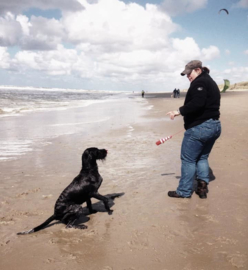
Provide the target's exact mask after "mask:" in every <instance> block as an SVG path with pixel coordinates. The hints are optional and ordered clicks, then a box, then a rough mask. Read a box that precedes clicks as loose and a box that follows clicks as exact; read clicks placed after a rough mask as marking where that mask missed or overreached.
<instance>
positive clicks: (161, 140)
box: [156, 129, 184, 145]
mask: <svg viewBox="0 0 248 270" xmlns="http://www.w3.org/2000/svg"><path fill="white" fill-rule="evenodd" d="M182 131H184V129H182V130H180V131H178V132H177V133H175V134H173V135H170V136H167V137H165V138H162V139H160V140H159V141H157V142H156V145H160V144H162V143H165V142H166V141H168V140H169V139H171V138H172V136H175V135H177V134H179V133H181V132H182Z"/></svg>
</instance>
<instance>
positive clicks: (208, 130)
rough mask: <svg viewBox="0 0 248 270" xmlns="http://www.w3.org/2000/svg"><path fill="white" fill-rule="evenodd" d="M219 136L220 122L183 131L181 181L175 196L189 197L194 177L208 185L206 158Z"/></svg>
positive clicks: (204, 124) (210, 122)
mask: <svg viewBox="0 0 248 270" xmlns="http://www.w3.org/2000/svg"><path fill="white" fill-rule="evenodd" d="M220 134H221V124H220V121H219V120H213V119H209V120H207V121H205V122H204V123H202V124H200V125H198V126H195V127H192V128H190V129H188V130H186V131H185V133H184V138H183V142H182V148H181V161H182V167H181V179H180V182H179V186H178V188H177V190H176V192H177V194H179V195H181V196H182V197H190V196H191V194H192V193H193V183H194V179H195V176H196V177H197V179H200V180H203V181H205V182H206V183H207V184H208V183H209V165H208V157H209V154H210V152H211V150H212V148H213V145H214V143H215V141H216V139H218V138H219V136H220Z"/></svg>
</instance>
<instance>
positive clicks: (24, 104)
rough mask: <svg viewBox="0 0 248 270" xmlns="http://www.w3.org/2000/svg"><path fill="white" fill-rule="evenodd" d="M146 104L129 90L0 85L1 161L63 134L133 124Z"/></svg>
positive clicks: (88, 131) (18, 155) (95, 130)
mask: <svg viewBox="0 0 248 270" xmlns="http://www.w3.org/2000/svg"><path fill="white" fill-rule="evenodd" d="M136 99H138V100H140V101H141V102H137V100H136ZM145 104H146V103H145V101H144V99H143V100H142V99H141V97H140V96H138V95H137V96H135V95H134V94H133V93H130V92H118V91H115V92H113V91H94V90H88V91H87V90H70V89H43V88H38V89H37V88H14V87H2V88H1V87H0V162H6V161H10V160H14V159H18V158H21V156H22V155H25V154H26V153H28V152H30V151H33V150H34V148H36V149H37V147H40V149H41V148H42V146H44V145H47V144H50V143H51V140H52V139H54V138H57V137H59V136H62V135H69V134H75V133H80V134H81V135H82V136H90V134H95V133H96V132H97V130H99V128H100V130H104V129H107V128H109V127H110V126H111V127H114V128H115V127H116V128H118V127H120V126H121V125H130V123H131V122H134V121H136V120H135V119H136V117H139V116H140V115H141V114H142V107H143V106H144V105H145Z"/></svg>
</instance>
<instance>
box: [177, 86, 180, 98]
mask: <svg viewBox="0 0 248 270" xmlns="http://www.w3.org/2000/svg"><path fill="white" fill-rule="evenodd" d="M177 98H180V89H179V88H178V89H177Z"/></svg>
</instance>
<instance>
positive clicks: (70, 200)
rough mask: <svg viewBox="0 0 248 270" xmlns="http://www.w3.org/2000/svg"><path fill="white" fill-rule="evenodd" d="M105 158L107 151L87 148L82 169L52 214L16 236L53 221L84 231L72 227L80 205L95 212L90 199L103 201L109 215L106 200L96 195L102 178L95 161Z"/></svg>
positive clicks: (38, 228)
mask: <svg viewBox="0 0 248 270" xmlns="http://www.w3.org/2000/svg"><path fill="white" fill-rule="evenodd" d="M106 156H107V150H105V149H97V148H88V149H86V150H85V151H84V153H83V155H82V169H81V171H80V173H79V175H78V176H77V177H75V178H74V180H73V181H72V182H71V184H70V185H69V186H68V187H67V188H66V189H65V190H64V191H63V192H62V193H61V194H60V196H59V198H58V200H57V201H56V203H55V207H54V214H53V215H52V216H51V217H50V218H49V219H47V220H46V221H45V222H44V223H42V224H41V225H39V226H37V227H35V228H33V229H31V230H29V231H24V232H19V233H17V234H18V235H23V234H29V233H33V232H37V231H39V230H41V229H43V228H44V227H46V226H47V225H48V224H49V223H50V222H52V221H53V220H59V221H61V222H63V223H64V224H66V228H78V229H86V228H87V226H85V225H74V223H75V221H76V220H77V219H78V218H79V216H80V215H82V214H83V208H82V206H81V204H82V203H84V202H86V203H87V208H88V209H89V212H90V213H96V212H97V211H96V210H94V209H92V205H91V200H90V199H91V198H96V199H98V200H101V201H103V203H104V206H105V209H106V210H107V211H108V213H109V214H110V215H111V214H112V212H113V210H110V208H109V205H108V198H107V197H105V196H102V195H100V194H99V193H98V189H99V187H100V185H101V183H102V180H103V179H102V177H101V175H100V174H99V172H98V167H97V163H96V160H98V159H100V160H104V159H105V158H106Z"/></svg>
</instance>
